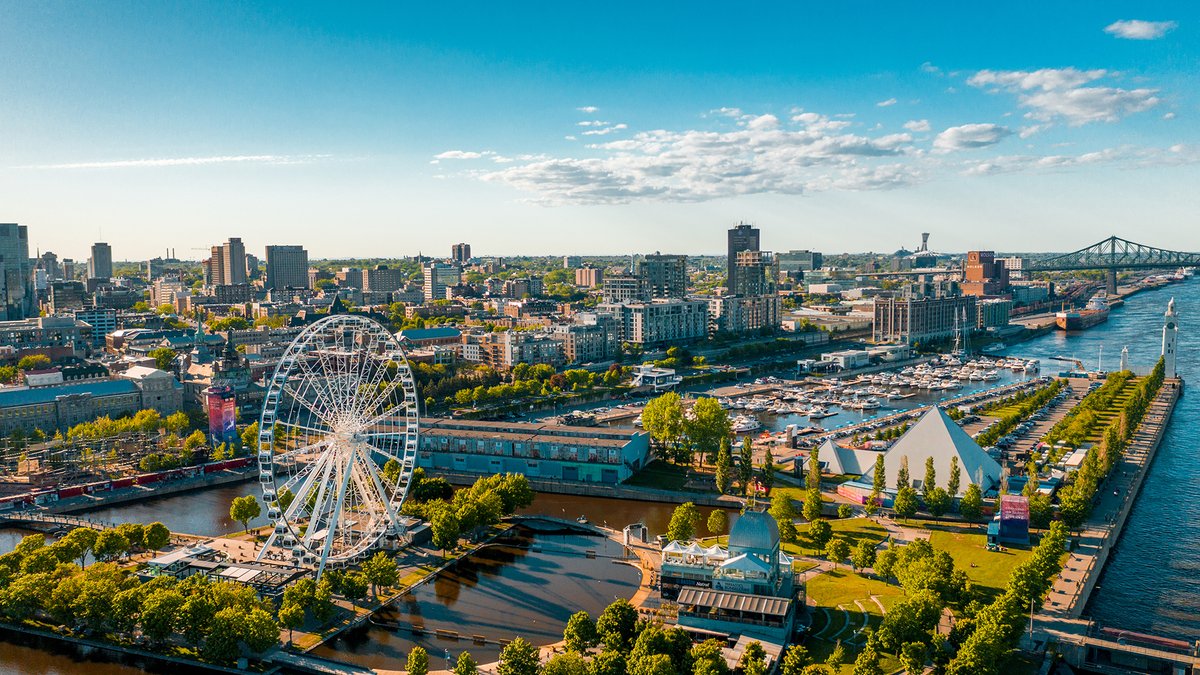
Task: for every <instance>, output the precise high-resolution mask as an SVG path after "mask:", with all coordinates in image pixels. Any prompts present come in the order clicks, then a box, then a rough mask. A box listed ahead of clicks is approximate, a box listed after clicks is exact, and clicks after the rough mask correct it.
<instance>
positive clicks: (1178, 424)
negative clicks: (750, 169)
mask: <svg viewBox="0 0 1200 675" xmlns="http://www.w3.org/2000/svg"><path fill="white" fill-rule="evenodd" d="M1197 290H1200V280H1196V281H1189V282H1187V283H1186V284H1183V285H1178V284H1177V285H1173V286H1168V287H1165V288H1161V289H1157V290H1153V291H1147V292H1145V293H1141V294H1138V295H1135V296H1133V297H1131V298H1129V299H1128V300H1127V301H1126V303H1125V306H1124V307H1121V308H1118V309H1115V310H1113V312H1112V314H1111V317H1110V319H1109V321H1108V322H1107V323H1104V324H1102V325H1099V326H1096V327H1094V328H1092V329H1090V330H1088V331H1084V332H1080V333H1071V334H1065V333H1062V332H1055V333H1050V334H1047V335H1044V336H1040V337H1038V338H1035V339H1034V340H1031V341H1029V342H1026V343H1022V344H1019V345H1015V346H1013V347H1012V348H1011V349H1010V350H1009V351H1010V352H1011V353H1012V354H1014V355H1017V356H1024V357H1031V358H1038V359H1041V361H1042V373H1043V374H1054V373H1055V372H1056V371H1057V370H1058V369H1059V368H1060V365H1061V369H1063V370H1066V369H1069V368H1070V366H1069V365H1068V364H1065V363H1062V364H1060V363H1059V362H1056V361H1053V360H1051V357H1054V356H1060V355H1061V356H1075V357H1078V358H1080V359H1081V360H1083V361H1084V362H1085V364H1087V366H1088V367H1089V368H1091V367H1095V365H1096V364H1097V357H1098V356H1099V354H1100V348H1101V346H1103V355H1104V363H1103V365H1104V366H1105V367H1106V368H1110V369H1115V368H1116V367H1117V365H1118V360H1119V358H1120V351H1121V348H1122V347H1124V346H1126V345H1128V347H1129V351H1130V360H1131V362H1132V363H1133V364H1134V365H1135V366H1137V367H1141V368H1148V367H1150V366H1151V365H1153V363H1154V362H1155V361H1156V360H1157V358H1158V354H1159V350H1160V343H1161V327H1162V313H1163V311H1164V310H1165V309H1166V304H1167V301H1168V300H1169V299H1170V298H1171V297H1175V298H1176V303H1177V308H1178V311H1179V315H1180V324H1181V326H1182V328H1181V330H1180V334H1179V344H1180V348H1179V350H1178V353H1179V357H1178V369H1179V372H1180V374H1182V375H1183V377H1184V378H1185V380H1187V381H1188V382H1189V384H1190V385H1192V386H1197V385H1200V351H1198V350H1197V348H1196V338H1195V335H1196V334H1197V333H1200V294H1196V295H1192V293H1196V291H1197ZM1193 326H1194V328H1193ZM1196 419H1200V395H1198V394H1196V393H1195V392H1187V393H1186V394H1185V395H1184V396H1183V398H1182V399H1180V402H1179V404H1178V407H1177V409H1176V411H1175V417H1174V419H1173V421H1172V423H1171V425H1170V426H1169V427H1168V429H1167V433H1166V437H1165V438H1164V441H1163V444H1162V447H1161V448H1160V449H1159V452H1158V455H1157V457H1156V459H1155V462H1154V465H1153V466H1152V467H1151V469H1150V473H1149V475H1148V476H1147V479H1146V482H1145V483H1144V484H1143V486H1142V490H1141V492H1140V494H1139V495H1138V497H1137V500H1136V501H1135V502H1134V507H1133V511H1132V512H1131V514H1130V517H1129V520H1128V521H1127V523H1126V527H1125V530H1124V534H1123V536H1122V538H1121V540H1120V541H1119V542H1118V545H1117V548H1116V549H1115V550H1114V552H1113V554H1112V555H1111V556H1110V558H1109V561H1108V565H1107V566H1106V568H1105V570H1104V572H1103V574H1102V576H1101V578H1100V583H1099V587H1098V589H1097V591H1096V592H1095V593H1094V594H1093V596H1092V600H1091V602H1090V603H1089V605H1088V607H1087V611H1086V613H1087V614H1088V615H1090V616H1091V617H1092V618H1093V619H1095V620H1096V621H1097V622H1098V623H1100V624H1102V625H1108V626H1116V627H1120V628H1125V629H1129V630H1135V631H1142V632H1150V633H1155V634H1160V635H1164V636H1169V637H1176V638H1180V639H1196V637H1197V636H1198V635H1200V557H1197V555H1196V553H1195V552H1196V550H1197V548H1198V547H1200V462H1196V461H1195V460H1194V459H1193V457H1192V455H1193V448H1194V443H1193V442H1192V439H1190V438H1188V434H1189V433H1190V423H1191V422H1192V421H1193V420H1196ZM255 489H256V486H255V485H254V484H253V483H244V484H241V485H231V486H222V487H219V488H214V489H212V490H205V491H200V492H191V493H185V494H181V495H175V496H170V497H163V498H161V499H155V500H150V501H146V502H141V503H138V504H130V505H125V506H116V507H111V508H105V509H100V510H97V511H94V512H92V514H91V515H93V517H96V518H100V519H105V520H110V521H116V522H130V521H136V522H151V521H154V520H160V521H162V522H163V523H165V524H166V525H167V526H168V527H169V528H171V529H172V530H176V531H181V532H190V533H194V534H202V535H219V534H225V533H229V532H234V531H236V530H238V529H240V527H241V526H240V525H239V524H238V523H234V522H232V521H231V520H230V519H229V513H228V511H229V502H230V500H232V499H233V498H234V497H236V496H240V495H242V494H247V493H248V492H254V491H255ZM672 509H673V506H672V505H670V504H654V503H647V502H634V501H628V500H610V499H599V498H593V497H571V496H564V495H547V494H543V495H538V497H537V500H536V501H535V503H534V505H533V506H531V507H530V508H529V509H527V510H526V512H528V513H541V514H546V515H554V516H558V517H566V518H575V517H577V516H579V515H585V516H587V517H588V518H589V519H590V520H591V521H593V522H595V523H607V524H608V525H609V526H611V527H617V528H619V527H622V526H624V525H627V524H629V523H633V522H638V521H641V522H644V523H646V525H647V528H648V529H649V531H650V533H651V534H652V535H654V534H659V533H661V532H664V531H665V530H666V526H667V523H668V522H669V520H670V515H671V511H672ZM708 510H709V509H703V511H704V512H705V514H707V511H708ZM255 524H258V523H255ZM21 534H22V533H20V532H18V531H14V530H6V531H0V552H4V551H7V550H11V548H12V546H13V545H15V543H16V542H17V541H19V538H20V536H21ZM593 541H597V540H591V541H586V542H585V543H583V544H580V545H583V546H587V547H588V548H594V547H595V546H594V545H593V543H592V542H593ZM572 546H575V545H572ZM576 548H577V546H576ZM488 555H492V554H488ZM504 555H505V556H509V557H511V560H509V559H508V558H507V557H506V558H503V559H489V560H483V561H480V562H479V563H478V565H479V567H478V569H476V571H475V572H473V573H471V574H469V575H466V576H463V577H462V578H459V579H457V580H451V579H449V578H447V579H444V580H442V581H440V582H438V583H436V584H433V585H431V586H429V587H428V588H429V589H430V590H427V591H423V592H424V593H431V594H432V596H431V597H430V598H429V600H430V602H428V603H424V605H428V609H427V610H424V609H423V610H422V611H423V612H426V614H424V616H425V617H426V618H427V619H428V620H429V621H430V625H432V622H433V621H434V619H432V618H430V617H431V616H442V617H459V618H463V617H469V618H470V619H471V621H472V622H478V621H480V620H481V618H482V620H483V622H484V623H487V622H488V621H489V619H488V618H487V617H493V615H492V614H491V613H489V612H488V610H486V609H483V608H484V607H494V606H496V604H497V603H499V602H500V601H501V600H503V601H505V602H507V603H508V604H500V606H502V607H504V608H505V609H504V611H510V607H509V605H516V604H519V603H518V599H519V598H523V597H528V594H529V593H533V592H535V591H536V593H537V594H538V596H537V597H542V594H544V593H545V590H544V589H545V587H546V584H547V583H548V582H549V581H550V580H553V581H554V583H555V584H556V587H557V584H559V583H561V582H562V581H563V580H566V581H567V583H578V584H580V585H581V586H582V588H581V589H579V590H578V591H576V590H572V591H570V592H569V593H568V595H567V596H566V597H565V599H564V601H563V602H559V603H544V604H539V605H537V606H536V608H535V609H538V610H539V611H542V617H543V618H541V619H538V620H537V621H539V622H541V623H533V622H532V621H531V620H530V619H528V618H527V617H523V618H522V619H521V620H520V623H517V622H514V621H508V623H511V624H512V625H521V626H522V631H523V632H525V631H524V626H525V625H530V626H538V631H537V632H536V633H529V634H534V635H535V636H542V637H543V638H544V639H549V638H550V637H552V636H553V635H554V634H555V632H556V631H558V630H561V628H560V627H561V624H562V621H563V620H565V616H566V615H568V614H569V613H570V611H575V610H574V607H582V606H583V605H585V604H586V605H588V608H592V609H595V608H599V607H603V606H604V605H606V604H607V603H608V602H609V601H611V599H612V597H613V596H615V595H621V594H624V595H626V596H627V595H628V594H629V593H632V587H628V588H627V587H625V586H623V585H620V584H619V586H620V591H621V592H617V590H616V589H615V588H614V589H610V588H608V587H606V586H602V585H594V586H592V584H593V582H591V581H584V580H585V579H588V578H589V577H590V575H591V574H597V575H599V576H600V577H601V578H612V579H619V577H620V575H621V574H624V573H625V572H624V570H628V572H629V573H634V572H635V570H633V569H631V568H628V567H623V566H616V565H613V564H612V563H611V561H609V560H606V559H603V558H599V559H596V560H590V561H587V562H588V563H589V564H594V565H595V569H591V568H589V569H588V570H587V571H583V572H581V571H580V569H579V568H578V567H576V565H577V564H578V563H580V562H581V561H584V560H586V558H580V557H579V556H578V555H572V554H569V553H563V554H550V553H547V552H542V553H537V554H529V553H528V552H524V551H517V552H511V553H509V554H504ZM548 555H549V556H550V557H548V558H547V557H546V556H548ZM556 555H562V556H566V558H565V559H566V560H568V561H569V563H568V565H569V572H568V573H567V574H562V569H564V568H563V567H562V565H563V560H560V559H556V558H555V557H554V556H556ZM622 568H623V569H622ZM481 581H483V582H486V583H480V582H481ZM526 582H528V583H529V584H530V585H527V586H526V585H522V584H525V583H526ZM493 583H495V584H497V585H496V586H495V587H493ZM629 583H633V584H636V582H635V581H630V582H629ZM489 589H492V590H489ZM418 592H422V591H418ZM577 593H582V594H583V595H577ZM439 594H441V595H440V596H439ZM422 597H423V596H422ZM589 598H590V599H589ZM477 602H478V603H484V604H482V605H473V603H477ZM576 602H578V603H582V604H575V603H576ZM424 605H422V606H423V607H424ZM570 605H573V606H571V607H569V606H570ZM592 605H594V607H592ZM519 609H520V610H521V611H529V610H530V609H531V608H530V607H529V606H522V607H520V608H519ZM568 609H570V611H568ZM428 612H432V614H429V613H428ZM564 612H565V614H564ZM490 620H491V621H494V618H491V619H490ZM552 624H553V625H555V626H556V628H555V630H550V628H549V626H550V625H552ZM466 630H467V629H465V628H464V629H463V631H464V632H466ZM367 635H369V637H364V636H362V635H360V636H357V637H349V638H347V639H345V640H344V641H343V642H341V643H339V645H338V653H339V654H351V655H354V658H363V659H367V660H370V659H373V658H375V657H373V656H371V655H370V654H368V653H367V652H369V651H372V650H374V649H375V647H376V646H378V648H379V649H380V650H382V651H383V652H386V653H387V654H389V655H391V656H395V655H396V654H398V653H399V652H400V651H401V650H403V649H404V648H405V645H407V644H409V643H407V642H404V641H400V639H399V638H395V636H391V637H387V638H384V639H383V640H382V641H380V639H379V638H380V637H382V636H379V635H378V633H377V632H376V631H370V632H368V634H367ZM392 638H395V639H394V640H393V639H392ZM368 645H372V646H371V647H368ZM431 646H434V647H436V649H437V650H439V651H437V652H435V653H434V655H435V656H440V655H441V652H440V650H442V649H443V648H446V647H448V645H443V644H442V643H440V642H436V641H435V642H433V643H432V644H431ZM462 648H463V649H468V650H470V651H472V653H473V654H474V653H475V652H476V651H479V656H481V657H486V656H487V654H488V653H489V651H488V649H489V648H484V649H479V648H473V647H472V646H469V643H466V644H463V645H462ZM456 653H457V652H456ZM380 658H383V657H380ZM481 660H482V659H481ZM438 665H439V666H440V663H439V664H438ZM392 667H395V668H400V667H402V666H400V665H394V666H392ZM0 672H3V673H9V672H12V673H38V674H39V675H40V674H45V675H57V674H58V673H89V674H96V675H99V674H100V673H122V674H123V673H126V672H137V671H136V670H134V669H131V668H122V667H120V666H116V665H113V664H104V665H99V664H96V665H87V664H86V663H84V662H79V661H76V660H75V659H73V658H71V657H69V656H66V655H62V654H55V653H50V652H46V651H41V650H38V649H34V648H30V647H22V646H17V645H13V644H11V643H2V644H0Z"/></svg>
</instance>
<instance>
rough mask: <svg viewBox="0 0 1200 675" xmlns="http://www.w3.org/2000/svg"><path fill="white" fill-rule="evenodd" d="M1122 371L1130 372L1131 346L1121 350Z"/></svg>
mask: <svg viewBox="0 0 1200 675" xmlns="http://www.w3.org/2000/svg"><path fill="white" fill-rule="evenodd" d="M1121 370H1122V371H1126V370H1129V345H1125V346H1124V347H1122V348H1121Z"/></svg>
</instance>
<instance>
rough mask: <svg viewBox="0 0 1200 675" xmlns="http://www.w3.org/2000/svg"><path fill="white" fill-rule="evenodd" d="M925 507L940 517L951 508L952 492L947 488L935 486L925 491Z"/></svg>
mask: <svg viewBox="0 0 1200 675" xmlns="http://www.w3.org/2000/svg"><path fill="white" fill-rule="evenodd" d="M925 508H926V509H928V510H929V513H930V515H932V516H934V517H938V516H940V515H942V514H943V513H945V512H946V511H947V510H949V509H950V493H949V492H946V488H943V487H935V488H933V489H932V490H928V491H926V493H925Z"/></svg>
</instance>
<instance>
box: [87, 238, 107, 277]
mask: <svg viewBox="0 0 1200 675" xmlns="http://www.w3.org/2000/svg"><path fill="white" fill-rule="evenodd" d="M112 275H113V266H112V247H111V246H109V245H108V244H106V243H104V242H102V241H98V242H96V243H95V244H92V257H91V258H89V259H88V278H89V279H111V278H112Z"/></svg>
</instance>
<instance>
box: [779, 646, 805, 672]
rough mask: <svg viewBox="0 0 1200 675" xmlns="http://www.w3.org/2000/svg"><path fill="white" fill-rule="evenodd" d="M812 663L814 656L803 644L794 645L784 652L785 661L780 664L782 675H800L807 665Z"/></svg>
mask: <svg viewBox="0 0 1200 675" xmlns="http://www.w3.org/2000/svg"><path fill="white" fill-rule="evenodd" d="M811 663H812V656H811V655H810V654H809V653H808V650H807V649H805V648H804V646H803V645H792V646H791V647H788V650H787V651H786V652H784V655H783V663H781V664H780V675H800V673H801V672H802V671H803V670H804V668H805V667H806V666H808V665H809V664H811Z"/></svg>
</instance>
